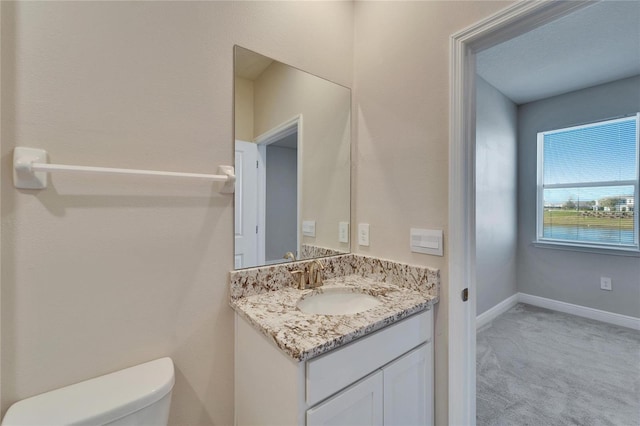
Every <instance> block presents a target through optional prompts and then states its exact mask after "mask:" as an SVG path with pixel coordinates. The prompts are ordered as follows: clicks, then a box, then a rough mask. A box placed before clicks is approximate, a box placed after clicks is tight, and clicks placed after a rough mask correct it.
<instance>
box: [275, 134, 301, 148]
mask: <svg viewBox="0 0 640 426" xmlns="http://www.w3.org/2000/svg"><path fill="white" fill-rule="evenodd" d="M271 146H279V147H280V148H288V149H298V133H292V134H290V135H289V136H285V137H284V138H282V139H280V140H279V141H277V142H274V143H272V144H271Z"/></svg>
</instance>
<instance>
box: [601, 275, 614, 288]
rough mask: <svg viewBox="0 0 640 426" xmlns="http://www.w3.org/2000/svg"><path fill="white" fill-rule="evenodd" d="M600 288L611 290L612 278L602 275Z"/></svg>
mask: <svg viewBox="0 0 640 426" xmlns="http://www.w3.org/2000/svg"><path fill="white" fill-rule="evenodd" d="M600 289H602V290H609V291H611V290H612V288H611V278H609V277H600Z"/></svg>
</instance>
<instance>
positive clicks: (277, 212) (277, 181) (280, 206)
mask: <svg viewBox="0 0 640 426" xmlns="http://www.w3.org/2000/svg"><path fill="white" fill-rule="evenodd" d="M258 151H259V152H260V158H261V161H262V164H263V165H264V173H260V172H259V173H258V176H259V179H264V185H259V187H264V198H263V199H264V206H262V205H260V206H259V207H258V210H259V211H260V212H264V216H263V217H264V233H263V235H264V263H265V264H267V265H268V264H272V263H279V262H282V261H283V260H284V259H283V256H284V254H285V253H287V252H289V251H292V252H294V254H296V257H297V256H299V252H298V251H299V244H298V230H297V228H298V134H297V132H294V133H291V134H288V135H286V136H284V137H281V138H280V139H277V140H275V141H273V142H272V143H269V144H261V145H258ZM261 234H262V233H261Z"/></svg>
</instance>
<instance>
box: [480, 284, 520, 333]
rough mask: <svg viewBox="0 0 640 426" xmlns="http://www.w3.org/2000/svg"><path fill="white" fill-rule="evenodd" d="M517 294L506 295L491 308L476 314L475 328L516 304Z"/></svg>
mask: <svg viewBox="0 0 640 426" xmlns="http://www.w3.org/2000/svg"><path fill="white" fill-rule="evenodd" d="M518 294H519V293H516V294H514V295H513V296H510V297H507V298H506V299H504V300H503V301H502V302H500V303H498V304H497V305H496V306H494V307H493V308H491V309H489V310H487V311H485V312H483V313H481V314H480V315H478V316H477V317H476V330H479V329H480V328H482V327H484V326H485V325H487V324H489V323H490V322H491V321H493V320H494V319H496V318H497V317H498V316H499V315H502V314H504V313H505V312H507V311H508V310H509V309H511V308H513V307H514V306H516V304H517V303H518Z"/></svg>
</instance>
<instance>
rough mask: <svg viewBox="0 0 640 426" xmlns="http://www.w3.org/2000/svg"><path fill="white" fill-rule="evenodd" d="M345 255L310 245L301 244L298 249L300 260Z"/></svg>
mask: <svg viewBox="0 0 640 426" xmlns="http://www.w3.org/2000/svg"><path fill="white" fill-rule="evenodd" d="M342 254H345V252H343V251H339V250H335V249H330V248H325V247H318V246H312V245H311V244H302V246H301V247H300V259H301V260H303V259H315V258H317V257H327V256H338V255H342Z"/></svg>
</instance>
